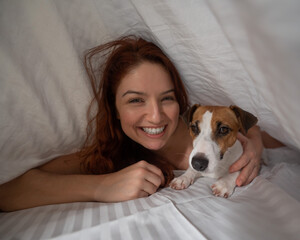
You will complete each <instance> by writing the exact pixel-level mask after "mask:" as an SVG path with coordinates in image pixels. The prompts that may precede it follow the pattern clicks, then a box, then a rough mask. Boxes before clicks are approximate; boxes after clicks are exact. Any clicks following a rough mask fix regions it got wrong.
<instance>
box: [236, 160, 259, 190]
mask: <svg viewBox="0 0 300 240" xmlns="http://www.w3.org/2000/svg"><path fill="white" fill-rule="evenodd" d="M254 168H255V165H252V164H248V165H247V166H246V167H244V168H243V169H242V171H241V173H240V175H239V176H238V177H237V179H236V185H237V186H239V187H240V186H243V185H246V182H247V180H248V179H249V177H250V175H251V174H252V172H253V169H254Z"/></svg>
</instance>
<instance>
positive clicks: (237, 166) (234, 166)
mask: <svg viewBox="0 0 300 240" xmlns="http://www.w3.org/2000/svg"><path fill="white" fill-rule="evenodd" d="M249 161H250V159H249V158H248V157H247V155H245V154H243V155H242V156H241V157H240V158H239V159H238V160H237V161H235V162H234V163H233V164H232V165H231V166H230V168H229V172H230V173H232V172H236V171H239V170H241V169H242V168H243V167H245V166H246V165H247V164H248V163H249Z"/></svg>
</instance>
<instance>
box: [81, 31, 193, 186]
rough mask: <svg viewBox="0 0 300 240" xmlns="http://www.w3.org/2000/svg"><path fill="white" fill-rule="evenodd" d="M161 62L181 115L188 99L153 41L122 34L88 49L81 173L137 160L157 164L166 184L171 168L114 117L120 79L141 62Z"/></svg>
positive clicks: (110, 169)
mask: <svg viewBox="0 0 300 240" xmlns="http://www.w3.org/2000/svg"><path fill="white" fill-rule="evenodd" d="M145 61H148V62H151V63H156V64H160V65H161V66H163V67H164V68H165V69H166V70H167V72H168V73H169V74H170V76H171V79H172V81H173V84H174V89H175V96H176V100H177V101H178V103H179V107H180V114H182V113H183V112H185V111H186V109H187V107H188V98H187V94H186V91H185V87H184V85H183V83H182V81H181V78H180V76H179V73H178V71H177V70H176V67H175V66H174V64H173V63H172V62H171V60H170V59H169V58H168V57H167V55H166V54H165V53H164V52H163V51H162V50H161V49H160V48H159V47H158V46H157V45H155V44H154V43H152V42H149V41H146V40H144V39H142V38H139V37H135V36H127V37H122V38H120V39H118V40H115V41H111V42H108V43H106V44H103V45H100V46H97V47H95V48H92V49H90V50H88V51H87V53H86V54H85V58H84V66H85V69H86V72H87V75H88V77H89V80H90V82H91V87H92V92H93V95H94V99H93V100H92V102H91V104H90V106H89V109H88V127H87V138H86V141H85V144H84V147H83V148H82V149H81V151H80V152H79V154H80V157H81V158H82V159H83V162H82V167H83V170H84V172H86V173H91V174H105V173H111V172H114V171H118V170H120V169H122V168H124V167H127V166H129V165H130V164H133V163H135V162H137V161H139V160H142V159H143V160H146V161H148V162H149V163H152V164H154V165H156V166H158V167H159V168H160V169H161V170H162V172H163V173H164V175H165V178H166V184H168V182H169V181H170V180H171V179H172V178H173V171H172V170H173V167H172V166H171V165H170V164H169V163H168V162H167V161H165V160H164V159H162V158H161V157H159V156H156V155H155V154H154V153H153V152H151V151H150V150H148V149H145V148H144V147H142V146H141V145H139V144H138V143H136V142H134V141H132V140H131V139H130V138H128V137H127V136H126V135H125V134H124V133H123V131H122V128H121V125H120V122H119V120H118V119H117V116H116V113H117V111H116V106H115V95H116V90H117V87H118V85H119V83H120V81H121V80H122V78H123V77H124V76H125V75H126V74H127V73H128V72H129V71H130V70H132V69H133V68H134V67H136V66H138V65H139V64H141V63H142V62H145Z"/></svg>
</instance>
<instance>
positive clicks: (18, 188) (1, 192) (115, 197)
mask: <svg viewBox="0 0 300 240" xmlns="http://www.w3.org/2000/svg"><path fill="white" fill-rule="evenodd" d="M73 157H74V158H72V155H68V156H63V157H59V158H56V159H54V160H53V161H51V162H49V163H47V164H45V165H43V166H41V167H39V168H36V169H32V170H29V171H28V172H26V173H25V174H23V175H21V176H20V177H17V178H16V179H14V180H12V181H10V182H7V183H5V184H2V185H0V209H1V210H2V211H15V210H19V209H24V208H31V207H36V206H41V205H48V204H56V203H67V202H81V201H101V202H117V201H124V200H129V199H134V198H138V197H145V196H148V195H150V194H153V193H154V192H156V191H157V189H158V188H159V186H160V185H162V184H163V181H164V177H163V174H162V172H161V171H160V169H158V168H157V167H155V166H153V165H151V164H149V163H147V162H145V161H140V162H138V163H136V164H133V165H131V166H129V167H127V168H125V169H123V170H121V171H118V172H115V173H111V174H104V175H84V174H80V160H79V159H77V158H76V157H75V156H73Z"/></svg>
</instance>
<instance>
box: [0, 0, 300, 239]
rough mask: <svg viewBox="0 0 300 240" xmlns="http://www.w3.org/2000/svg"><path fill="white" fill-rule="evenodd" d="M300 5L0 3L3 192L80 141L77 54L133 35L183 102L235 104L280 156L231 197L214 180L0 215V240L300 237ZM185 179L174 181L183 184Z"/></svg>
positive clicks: (83, 95)
mask: <svg viewBox="0 0 300 240" xmlns="http://www.w3.org/2000/svg"><path fill="white" fill-rule="evenodd" d="M299 11H300V4H299V1H297V0H288V1H280V0H275V1H260V0H252V1H250V0H249V1H235V0H223V1H222V2H221V1H215V0H211V1H205V0H198V1H181V0H173V1H167V0H153V1H147V0H111V1H105V0H86V1H84V2H82V1H80V0H49V1H38V0H28V1H18V0H2V1H1V2H0V72H1V74H0V129H1V135H0V184H2V183H5V182H7V181H9V180H11V179H13V178H15V177H17V176H20V175H21V174H23V173H24V172H26V171H27V170H29V169H31V168H34V167H36V166H39V165H41V164H44V163H46V162H47V161H49V160H51V159H53V158H55V157H57V156H59V155H63V154H68V153H71V152H74V151H76V150H78V149H79V148H80V147H81V146H82V144H83V141H84V140H85V127H86V110H87V106H88V104H89V102H90V100H91V91H90V86H89V84H88V81H87V78H86V74H85V72H84V68H83V64H82V59H83V54H84V51H85V50H87V49H89V48H92V47H94V46H97V45H99V44H101V43H104V42H106V41H108V40H111V39H114V38H117V37H120V36H123V35H128V34H135V35H139V36H142V37H144V38H146V39H149V40H151V41H153V42H155V43H156V44H157V45H159V46H160V47H161V48H162V49H163V50H164V51H165V52H166V54H167V55H168V56H169V57H170V58H171V59H172V60H173V62H174V64H175V65H176V67H177V68H178V70H179V72H180V75H181V77H182V79H183V81H184V83H185V86H186V88H187V90H188V94H189V97H190V102H191V104H193V103H201V104H211V105H231V104H235V105H238V106H240V107H241V108H243V109H245V110H247V111H249V112H251V113H253V114H254V115H255V116H257V117H258V120H259V121H258V125H259V126H260V128H261V129H262V130H264V131H266V132H268V133H269V134H270V135H272V136H273V137H275V138H277V139H279V140H280V141H282V142H283V143H284V144H285V145H286V147H284V148H280V149H273V150H265V153H266V156H267V159H268V165H266V166H263V169H262V171H261V173H260V175H259V176H258V177H257V178H256V179H255V180H254V181H253V182H252V183H251V184H249V185H247V186H245V187H241V188H237V189H236V191H235V193H234V195H233V196H232V197H231V198H229V199H223V198H217V197H214V196H213V195H212V193H211V190H210V187H209V186H210V185H211V184H212V183H213V181H214V180H213V179H209V178H199V179H197V181H196V182H195V184H194V185H192V186H191V187H189V188H188V189H186V190H182V191H176V190H173V189H170V188H168V187H167V188H164V189H160V190H159V191H158V192H157V193H155V194H153V195H152V196H150V197H148V198H141V199H136V200H132V201H126V202H119V203H98V202H82V203H66V204H57V205H49V206H42V207H36V208H32V209H26V210H20V211H16V212H11V213H3V212H2V213H0V239H52V238H54V239H55V238H57V239H299V236H300V232H299V226H300V204H299V200H300V184H299V183H300V177H299V176H300V166H299V164H300V153H299V152H300V128H299V119H300V108H299V102H300V95H299V91H300V81H299V76H300V68H299V60H300V50H299V46H300V28H299V26H298V25H299V24H298V23H299V22H300V15H299ZM181 173H182V172H180V171H179V172H176V174H181Z"/></svg>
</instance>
